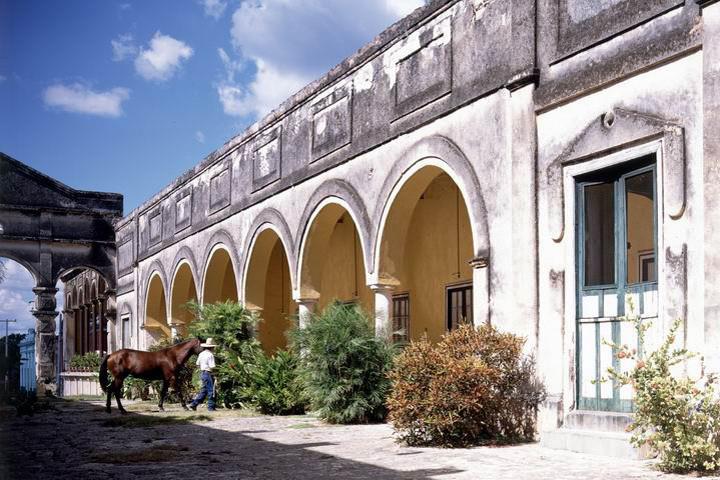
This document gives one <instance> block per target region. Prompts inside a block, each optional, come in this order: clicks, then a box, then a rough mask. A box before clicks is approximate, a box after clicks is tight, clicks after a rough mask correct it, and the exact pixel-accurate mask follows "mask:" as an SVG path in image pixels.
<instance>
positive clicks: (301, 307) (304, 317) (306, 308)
mask: <svg viewBox="0 0 720 480" xmlns="http://www.w3.org/2000/svg"><path fill="white" fill-rule="evenodd" d="M295 301H296V302H297V304H298V320H299V323H300V324H299V325H298V326H299V327H300V328H305V326H306V325H307V324H308V322H309V321H310V319H311V318H312V315H313V313H314V312H315V307H316V306H317V303H318V299H317V298H298V299H297V300H295Z"/></svg>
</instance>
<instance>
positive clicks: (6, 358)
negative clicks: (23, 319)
mask: <svg viewBox="0 0 720 480" xmlns="http://www.w3.org/2000/svg"><path fill="white" fill-rule="evenodd" d="M16 321H17V320H15V319H13V320H8V319H5V320H0V323H2V322H5V391H6V392H7V391H8V382H9V381H10V380H9V377H8V372H10V364H9V363H8V341H9V340H10V338H9V335H8V327H9V326H10V324H11V323H15V322H16Z"/></svg>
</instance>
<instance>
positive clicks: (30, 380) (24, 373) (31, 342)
mask: <svg viewBox="0 0 720 480" xmlns="http://www.w3.org/2000/svg"><path fill="white" fill-rule="evenodd" d="M18 347H19V348H20V388H24V389H25V390H27V391H31V390H33V391H34V390H35V386H36V384H35V330H34V329H32V328H31V329H29V330H28V331H27V334H26V335H25V338H23V340H22V341H21V342H20V343H19V344H18Z"/></svg>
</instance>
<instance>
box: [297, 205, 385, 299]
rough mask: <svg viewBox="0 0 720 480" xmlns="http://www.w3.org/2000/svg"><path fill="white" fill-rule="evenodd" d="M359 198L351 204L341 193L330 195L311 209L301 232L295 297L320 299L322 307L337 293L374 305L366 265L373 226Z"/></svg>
mask: <svg viewBox="0 0 720 480" xmlns="http://www.w3.org/2000/svg"><path fill="white" fill-rule="evenodd" d="M351 198H352V197H351ZM358 201H359V199H357V198H356V199H355V200H354V204H355V205H352V204H349V203H348V202H347V201H346V200H345V199H344V198H341V197H338V196H336V195H325V196H324V197H323V198H322V199H321V200H320V201H319V202H318V203H316V204H310V205H309V206H308V209H306V213H305V214H303V216H302V218H303V224H301V225H302V226H303V229H302V235H301V236H300V237H299V238H300V239H301V241H300V245H299V247H300V248H299V251H298V273H297V276H296V278H297V285H296V289H295V292H294V295H295V298H296V299H298V300H311V301H313V302H318V301H319V302H320V306H321V307H322V306H323V305H325V304H327V303H328V302H329V301H331V300H333V299H337V300H340V301H345V302H353V303H357V302H359V303H361V304H362V305H363V306H364V307H365V308H366V309H368V310H370V308H371V307H372V304H373V303H372V302H373V301H372V294H371V293H370V291H369V289H368V288H367V268H366V265H367V259H368V258H369V250H370V248H369V247H370V246H369V244H368V243H367V241H368V239H369V233H368V232H369V228H370V226H369V219H368V216H367V213H366V211H365V208H364V205H362V203H358ZM310 207H312V209H310ZM357 209H360V210H359V211H358V210H357ZM363 232H365V233H364V234H363Z"/></svg>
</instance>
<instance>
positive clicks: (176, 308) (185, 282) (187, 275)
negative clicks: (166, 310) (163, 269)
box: [170, 263, 197, 337]
mask: <svg viewBox="0 0 720 480" xmlns="http://www.w3.org/2000/svg"><path fill="white" fill-rule="evenodd" d="M170 291H171V298H170V317H171V321H172V323H173V324H175V325H176V328H177V330H178V333H179V334H180V335H181V336H183V337H186V336H187V325H189V324H190V322H192V321H193V320H194V319H195V317H194V316H193V314H192V312H191V311H190V310H189V309H188V308H187V306H186V304H187V303H188V302H190V301H191V300H192V301H195V302H197V289H196V288H195V280H194V279H193V275H192V270H190V265H188V264H187V263H182V264H181V265H180V267H179V268H178V269H177V272H176V273H175V278H174V279H173V285H172V288H171V290H170Z"/></svg>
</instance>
